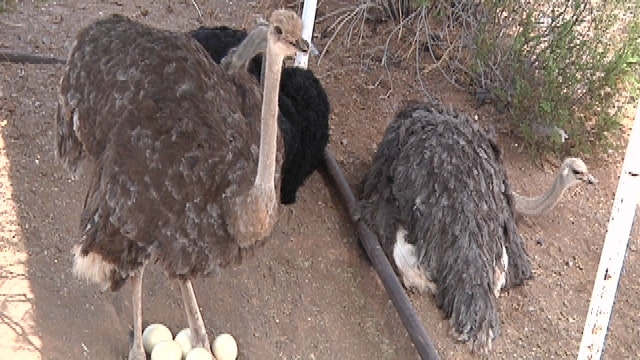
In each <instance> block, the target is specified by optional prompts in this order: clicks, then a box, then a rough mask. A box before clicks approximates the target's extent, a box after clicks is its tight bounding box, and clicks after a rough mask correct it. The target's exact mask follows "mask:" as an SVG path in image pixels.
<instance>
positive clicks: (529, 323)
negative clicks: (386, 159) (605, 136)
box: [0, 0, 640, 360]
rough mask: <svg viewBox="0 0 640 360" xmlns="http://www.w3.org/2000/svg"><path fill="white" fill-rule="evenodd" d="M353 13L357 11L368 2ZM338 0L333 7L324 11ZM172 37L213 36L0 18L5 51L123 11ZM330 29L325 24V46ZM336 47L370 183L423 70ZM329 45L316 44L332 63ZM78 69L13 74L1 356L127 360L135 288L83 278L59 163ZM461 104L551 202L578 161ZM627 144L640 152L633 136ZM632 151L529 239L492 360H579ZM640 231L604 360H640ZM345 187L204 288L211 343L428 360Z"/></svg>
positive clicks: (186, 26) (183, 8)
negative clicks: (365, 240) (230, 340)
mask: <svg viewBox="0 0 640 360" xmlns="http://www.w3.org/2000/svg"><path fill="white" fill-rule="evenodd" d="M198 3H199V5H200V8H201V9H202V12H203V15H204V23H205V24H208V25H215V24H226V25H231V26H234V27H247V28H252V27H253V26H254V23H255V19H256V16H255V14H262V15H264V16H265V17H266V15H267V14H268V13H269V10H270V9H273V8H275V7H279V6H281V5H282V4H281V2H280V1H271V2H269V1H263V2H258V1H231V0H227V1H225V0H209V1H205V0H199V1H198ZM352 3H353V2H352ZM339 6H341V5H340V2H339V1H321V4H320V7H319V14H320V15H321V14H327V13H330V12H331V11H333V10H336V9H337V8H338V7H339ZM114 12H117V13H123V14H126V15H129V16H131V17H133V18H137V19H139V20H141V21H144V22H146V23H150V24H153V25H155V26H159V27H162V28H167V29H175V30H181V31H185V30H190V29H194V28H196V27H197V26H199V25H200V24H201V23H200V22H199V21H198V15H197V12H196V11H195V8H194V7H193V5H192V2H191V1H186V0H182V1H170V0H146V1H143V0H137V1H118V0H108V1H105V0H103V1H77V0H63V1H55V2H54V1H47V0H44V1H41V0H38V1H18V2H17V5H16V6H15V7H14V8H13V9H11V10H10V11H8V12H5V13H2V14H0V48H1V49H3V50H14V51H23V52H31V53H42V54H52V55H56V56H59V57H65V56H66V55H67V53H68V51H69V49H70V47H71V45H72V43H73V40H74V36H75V34H76V33H77V31H78V30H79V29H80V28H82V27H83V26H85V25H86V24H88V23H89V22H91V21H92V20H94V19H96V18H97V17H99V16H101V15H104V14H109V13H114ZM327 26H328V23H320V24H318V25H317V26H316V33H317V34H320V33H322V32H323V30H324V29H326V27H327ZM383 39H384V38H383V37H382V35H372V34H369V33H365V37H364V38H363V40H362V42H361V43H360V44H355V43H352V45H351V46H349V47H346V46H340V45H339V43H335V45H332V46H331V47H330V48H329V50H328V51H327V53H326V55H325V57H324V59H323V61H322V62H321V64H320V65H318V64H317V59H316V60H312V62H311V68H312V69H313V70H314V71H315V72H316V74H317V75H318V76H319V77H320V79H321V80H322V82H323V84H324V85H325V87H326V89H327V92H328V94H329V98H330V100H331V104H332V108H333V112H332V117H331V127H332V129H331V130H332V133H331V144H330V148H331V150H332V151H333V152H334V154H335V156H336V158H337V159H338V161H339V163H340V164H341V166H342V167H343V169H344V171H345V172H346V174H347V176H348V179H349V181H350V182H351V184H352V186H353V187H355V185H356V184H357V182H358V181H359V179H360V178H361V177H362V175H363V174H364V171H365V170H366V167H367V164H368V163H369V162H370V160H371V157H372V155H373V153H374V151H375V148H376V144H377V142H378V141H379V140H380V138H381V136H382V133H383V131H384V128H385V126H386V124H387V123H388V121H389V120H390V119H391V118H392V116H393V113H394V112H395V110H396V109H398V107H399V106H400V105H401V102H402V100H404V99H419V98H420V97H421V96H422V95H421V92H420V90H419V87H418V85H417V84H416V83H415V81H414V71H415V70H414V68H413V66H412V65H411V64H407V65H403V66H398V67H394V68H391V69H390V71H391V72H390V74H391V75H392V76H393V79H394V83H393V89H391V86H390V82H389V78H388V77H387V75H386V73H385V71H384V70H383V69H382V68H381V66H380V65H379V64H377V63H370V64H369V66H367V67H364V66H362V62H361V55H362V53H363V52H364V50H366V49H367V48H370V47H372V46H378V45H381V44H382V41H383ZM327 40H328V38H327V37H319V38H316V42H315V43H316V45H317V46H318V47H319V48H320V49H321V50H322V49H323V48H324V46H325V45H326V43H327ZM62 70H63V69H62V67H61V66H58V65H56V66H54V65H19V64H8V63H0V128H1V131H2V137H1V138H0V191H1V194H0V195H1V196H0V223H1V224H2V225H1V226H0V320H1V321H0V359H2V360H5V359H6V360H9V359H124V358H126V354H127V351H128V342H127V334H128V330H129V328H130V326H131V321H132V314H131V300H130V296H131V290H130V288H129V287H128V286H125V287H124V289H123V290H122V291H120V292H118V293H108V292H107V293H100V292H99V291H98V289H97V288H96V287H95V286H93V285H90V284H86V283H84V282H82V281H79V280H77V279H75V278H74V277H73V276H72V274H71V271H70V269H71V261H72V257H71V253H70V249H71V247H72V245H73V244H74V242H75V241H76V239H77V238H78V232H77V224H78V220H79V213H80V209H81V204H82V200H83V198H84V192H85V189H86V183H85V181H84V179H79V180H72V179H71V178H70V176H69V175H68V174H67V173H65V172H64V171H63V169H62V166H61V165H60V164H58V163H57V162H56V161H55V159H54V156H53V142H54V140H53V123H54V112H55V108H56V102H57V87H58V81H59V79H60V77H61V75H62ZM426 85H427V86H428V87H429V88H430V90H431V91H432V93H434V94H438V96H439V97H440V99H441V100H442V101H444V102H445V103H449V104H452V105H453V106H456V107H458V108H460V109H462V110H463V111H466V112H469V113H471V114H476V115H478V118H479V119H480V121H482V122H483V123H490V124H493V125H494V126H495V128H496V129H498V131H497V133H498V136H499V140H500V144H501V146H502V147H503V149H504V153H505V162H506V166H507V169H508V173H509V176H510V179H511V182H512V184H513V188H514V189H516V190H517V191H519V192H521V193H524V194H536V193H539V192H541V191H542V190H544V189H545V188H546V186H547V185H549V184H550V183H551V181H552V178H553V176H554V167H555V166H557V165H558V164H559V163H560V162H561V159H545V161H538V162H537V163H534V162H532V161H531V159H530V158H529V157H528V156H526V155H525V154H523V152H522V149H521V147H519V146H518V143H517V141H516V140H514V139H512V138H510V137H509V136H507V135H506V133H505V132H504V131H502V128H501V126H500V124H499V123H497V122H495V123H494V121H493V120H494V118H495V114H494V113H493V111H492V110H491V108H490V107H488V106H484V107H482V108H480V109H476V108H475V107H474V106H473V102H472V98H471V97H470V96H468V95H467V94H466V93H462V92H459V91H457V90H452V89H451V88H450V87H449V86H448V85H447V83H446V82H445V81H443V80H442V79H438V78H433V79H430V81H429V82H428V83H427V84H426ZM620 141H621V143H623V144H626V139H620ZM622 156H623V152H622V151H611V152H610V153H608V154H605V155H602V156H600V157H598V158H597V159H589V160H588V161H587V162H588V164H589V166H590V169H591V170H592V173H593V174H594V175H595V176H596V177H597V178H598V179H599V180H600V183H599V184H598V185H597V186H592V187H586V186H581V187H578V188H575V189H573V190H571V191H569V192H568V193H567V194H566V195H565V198H564V199H563V201H561V203H560V204H559V205H558V206H557V208H556V209H555V210H554V211H553V213H552V214H550V215H546V216H542V217H537V218H528V219H525V221H523V222H521V224H520V225H519V228H520V231H521V233H522V234H523V236H524V237H525V239H526V241H527V249H528V252H529V254H530V256H531V259H532V263H533V267H534V269H535V274H536V278H535V279H534V280H533V281H531V282H529V283H528V284H526V285H525V286H523V287H520V288H517V289H514V290H512V291H509V292H507V293H505V294H504V295H503V296H502V297H501V298H500V311H501V321H502V334H501V336H500V338H499V339H498V340H497V341H496V343H495V346H494V350H493V352H492V353H491V354H490V356H489V357H490V358H495V359H516V358H522V359H559V358H571V357H575V355H576V354H577V350H578V347H579V342H580V338H581V334H582V328H583V326H584V320H585V316H586V312H587V307H588V302H589V297H590V295H591V289H592V285H593V278H594V276H595V272H596V268H597V265H598V261H599V256H600V250H601V248H602V244H603V241H604V236H605V232H606V228H607V224H608V220H609V212H610V210H611V204H612V200H613V197H614V194H615V190H616V185H617V180H618V174H619V171H620V165H621V163H622ZM638 238H639V231H638V226H636V227H635V229H634V230H633V232H632V238H631V240H630V245H629V251H628V253H627V260H626V265H625V270H624V273H623V275H622V279H621V283H620V287H619V292H618V296H617V301H616V305H615V310H614V314H613V319H612V322H611V325H610V329H609V335H608V338H607V346H606V350H605V353H604V358H607V359H623V358H638V357H639V356H640V342H639V341H638V338H639V335H640V320H639V317H638V314H640V297H639V296H638V294H640V292H639V288H640V286H639V285H638V282H637V281H636V280H634V279H637V277H638V275H640V264H639V263H638V261H637V260H638V252H637V244H638ZM357 241H358V240H357V237H356V235H355V233H354V230H353V228H352V226H351V225H350V223H349V221H348V218H347V216H346V213H345V211H344V210H343V208H342V205H341V203H340V200H339V198H338V197H337V195H336V193H335V191H334V190H333V189H331V187H330V183H329V182H328V181H327V179H326V177H325V176H323V175H321V174H318V173H316V174H314V175H313V176H312V177H311V178H310V179H309V180H308V182H307V184H306V185H305V187H304V188H303V189H302V190H301V193H300V194H299V197H298V203H297V204H295V205H293V206H289V207H284V208H282V211H281V216H280V220H279V223H278V225H277V227H276V229H275V232H274V235H273V238H272V239H270V241H269V242H267V244H266V245H265V246H264V247H261V248H259V249H257V250H256V251H255V255H254V256H253V257H250V258H248V259H246V260H245V261H244V263H243V264H241V265H239V266H237V267H233V268H230V269H226V270H224V271H223V272H222V273H221V274H220V276H218V277H215V278H208V279H202V280H198V281H196V282H195V283H194V286H195V288H196V294H197V295H198V299H199V301H200V305H201V307H202V311H203V315H204V317H205V322H206V324H207V326H208V329H209V333H210V336H213V335H215V334H218V333H222V332H229V333H231V334H233V335H234V336H235V337H236V339H237V341H238V344H239V349H240V355H239V359H416V358H418V355H417V354H416V352H415V349H414V348H413V345H412V343H411V341H410V339H409V337H408V336H407V334H406V331H405V329H404V327H403V325H402V323H401V322H400V320H399V317H398V315H397V313H396V311H395V309H394V307H393V305H392V304H391V303H390V301H389V298H388V296H387V294H386V293H385V290H384V288H383V287H382V285H381V283H380V281H379V280H378V278H377V275H376V273H375V271H374V270H373V269H372V268H371V267H370V266H369V263H368V262H367V260H366V258H365V255H363V252H362V251H361V250H360V248H359V246H358V244H357ZM165 280H166V279H165V277H164V275H163V274H162V273H161V271H159V269H158V268H156V267H153V266H152V267H150V270H149V271H148V272H147V274H146V277H145V283H144V293H143V300H144V307H143V317H144V319H145V322H146V323H150V322H162V323H165V324H167V325H168V326H169V327H170V328H171V329H172V330H173V331H174V333H175V332H177V331H178V330H179V329H181V328H183V327H186V326H187V324H186V319H185V316H184V312H183V311H182V309H181V305H180V301H179V297H178V296H177V295H176V293H175V292H174V291H173V290H172V288H171V287H170V286H169V285H168V283H167V282H166V281H165ZM410 297H411V300H412V301H413V303H414V305H415V307H416V309H417V310H418V312H419V313H420V314H421V317H422V319H423V321H424V325H425V327H426V328H427V330H428V332H429V334H430V336H431V338H432V340H433V342H434V343H435V345H436V347H437V349H438V351H439V352H440V354H441V356H442V358H443V359H470V358H473V356H472V355H471V354H470V353H469V350H468V348H467V347H466V345H463V344H459V343H456V342H455V341H454V340H453V339H452V338H451V337H450V336H449V335H448V323H447V321H445V320H443V318H442V314H441V312H440V311H439V310H438V309H437V308H436V307H435V305H434V301H433V299H432V297H431V296H419V295H416V294H411V295H410Z"/></svg>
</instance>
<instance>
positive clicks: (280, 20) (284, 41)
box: [267, 10, 309, 57]
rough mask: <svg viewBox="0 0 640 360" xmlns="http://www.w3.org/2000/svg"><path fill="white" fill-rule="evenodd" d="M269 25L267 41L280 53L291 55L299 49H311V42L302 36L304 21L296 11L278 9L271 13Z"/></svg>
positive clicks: (305, 50)
mask: <svg viewBox="0 0 640 360" xmlns="http://www.w3.org/2000/svg"><path fill="white" fill-rule="evenodd" d="M269 25H270V26H269V30H268V31H267V42H268V43H269V44H270V46H271V47H273V49H274V50H275V51H277V52H278V53H280V54H283V55H284V56H285V57H289V56H293V55H295V54H296V52H297V51H300V52H307V51H309V43H308V42H307V41H306V40H304V39H302V38H301V37H300V34H302V21H301V20H300V17H298V15H296V13H294V12H291V11H286V10H276V11H274V12H273V13H272V14H271V19H270V22H269Z"/></svg>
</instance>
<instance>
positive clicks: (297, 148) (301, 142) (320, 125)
mask: <svg viewBox="0 0 640 360" xmlns="http://www.w3.org/2000/svg"><path fill="white" fill-rule="evenodd" d="M257 31H258V30H256V33H257ZM189 34H190V35H191V36H192V37H193V38H194V39H196V40H197V41H198V42H199V43H200V45H202V46H203V47H204V48H205V50H206V51H207V52H208V53H209V55H210V56H211V58H212V59H213V61H215V62H216V63H218V64H219V63H220V62H221V61H222V60H223V59H224V58H225V57H226V56H227V55H229V53H230V52H231V50H233V49H234V48H236V47H237V46H238V45H240V43H241V42H242V41H243V40H245V39H246V37H247V32H246V31H244V30H237V29H232V28H229V27H227V26H218V27H200V28H199V29H197V30H194V31H191V32H190V33H189ZM252 45H256V47H252V46H249V49H248V50H247V51H246V52H242V54H239V52H236V53H235V54H236V56H235V57H234V58H233V60H232V61H233V62H235V64H234V65H231V67H232V68H246V70H247V71H248V72H249V73H250V74H251V75H253V76H254V77H255V78H256V79H260V76H261V71H262V55H260V54H258V53H259V52H263V51H264V43H260V42H254V43H252ZM278 107H279V110H280V116H278V126H279V128H280V133H281V134H282V137H283V140H284V163H283V164H282V171H281V174H282V183H281V188H280V202H281V203H282V204H293V203H295V202H296V193H297V191H298V188H299V187H300V186H302V185H303V184H304V181H305V180H306V179H307V178H308V177H309V176H310V175H311V174H312V173H313V171H314V170H316V169H318V168H320V167H322V166H323V164H324V158H323V153H324V149H325V147H326V146H327V143H328V141H329V115H330V112H331V107H330V104H329V99H328V97H327V93H326V92H325V90H324V88H323V87H322V84H321V83H320V80H318V78H317V77H316V76H315V75H314V74H313V71H311V70H309V69H303V68H299V67H286V68H284V69H283V70H282V78H281V79H280V95H279V97H278Z"/></svg>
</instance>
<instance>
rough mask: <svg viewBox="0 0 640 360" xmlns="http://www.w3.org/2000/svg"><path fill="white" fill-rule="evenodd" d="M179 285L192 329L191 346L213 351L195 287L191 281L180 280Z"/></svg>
mask: <svg viewBox="0 0 640 360" xmlns="http://www.w3.org/2000/svg"><path fill="white" fill-rule="evenodd" d="M178 285H179V286H180V292H181V293H182V302H183V303H184V309H185V311H186V312H187V321H188V322H189V329H191V343H192V344H191V345H193V347H203V348H205V349H207V350H209V351H211V345H210V344H209V337H208V336H207V329H205V327H204V320H202V314H200V308H199V307H198V301H197V300H196V294H195V293H194V292H193V285H191V281H190V280H178Z"/></svg>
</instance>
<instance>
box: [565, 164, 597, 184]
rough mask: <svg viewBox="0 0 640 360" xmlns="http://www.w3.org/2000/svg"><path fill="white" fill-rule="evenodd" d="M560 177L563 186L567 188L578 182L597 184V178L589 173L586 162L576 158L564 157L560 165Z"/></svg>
mask: <svg viewBox="0 0 640 360" xmlns="http://www.w3.org/2000/svg"><path fill="white" fill-rule="evenodd" d="M560 177H561V179H562V182H563V184H564V187H565V188H569V187H571V186H573V185H576V184H578V183H580V182H584V183H587V184H597V183H598V179H596V178H595V177H594V176H593V175H591V174H589V169H587V164H585V163H584V161H582V160H581V159H578V158H566V159H564V162H563V163H562V166H561V167H560Z"/></svg>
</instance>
